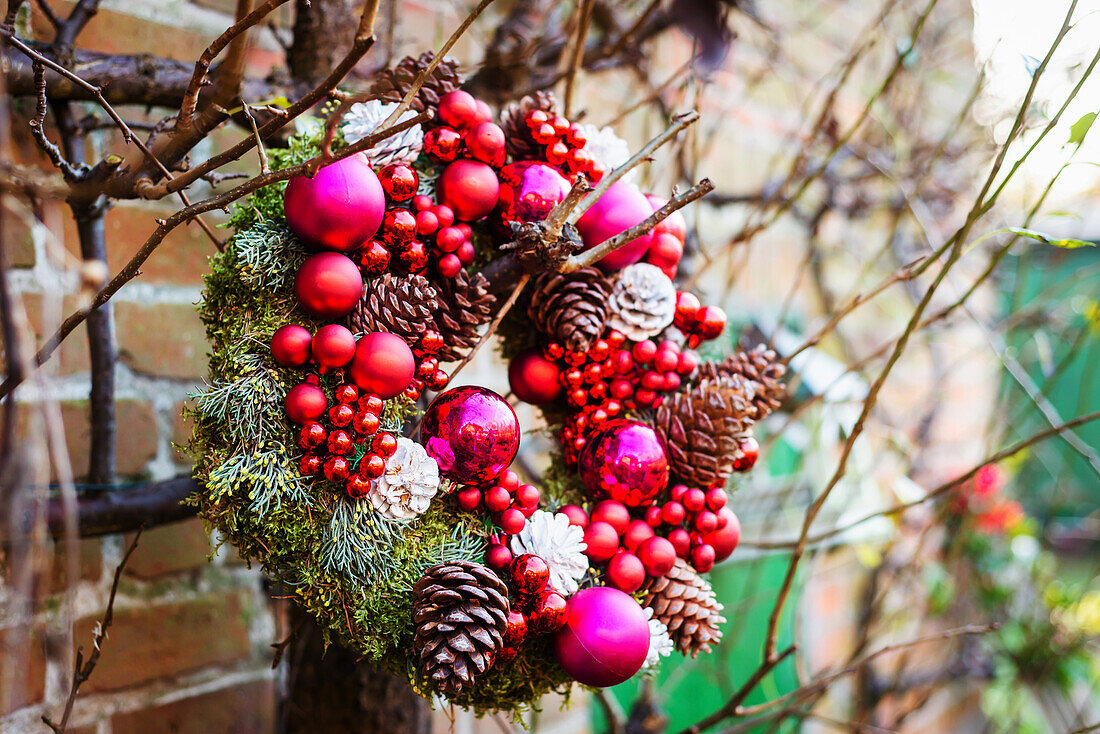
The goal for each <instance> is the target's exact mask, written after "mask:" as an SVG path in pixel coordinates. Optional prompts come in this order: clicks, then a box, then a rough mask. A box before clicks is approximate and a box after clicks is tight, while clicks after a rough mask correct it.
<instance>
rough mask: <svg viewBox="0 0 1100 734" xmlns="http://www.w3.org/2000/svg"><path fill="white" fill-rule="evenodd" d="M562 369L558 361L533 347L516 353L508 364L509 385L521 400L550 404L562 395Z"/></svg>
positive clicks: (537, 403) (533, 403) (536, 403)
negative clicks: (560, 379)
mask: <svg viewBox="0 0 1100 734" xmlns="http://www.w3.org/2000/svg"><path fill="white" fill-rule="evenodd" d="M560 377H561V369H560V368H559V367H558V365H557V363H556V362H552V361H550V360H549V359H547V358H546V357H544V356H542V350H541V349H539V348H538V347H531V348H530V349H526V350H524V351H522V352H520V353H519V354H517V355H516V357H515V359H513V360H512V362H511V364H509V365H508V386H509V387H511V388H512V392H514V393H515V394H516V397H518V398H519V399H520V400H522V401H523V402H525V403H530V404H531V405H548V404H550V403H552V402H554V401H555V400H557V399H558V396H559V395H561V382H559V378H560Z"/></svg>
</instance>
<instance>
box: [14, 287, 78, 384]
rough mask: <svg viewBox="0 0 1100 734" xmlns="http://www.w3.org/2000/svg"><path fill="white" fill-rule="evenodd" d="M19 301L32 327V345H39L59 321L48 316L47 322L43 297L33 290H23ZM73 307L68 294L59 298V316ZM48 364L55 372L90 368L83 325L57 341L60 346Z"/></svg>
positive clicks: (74, 301) (74, 305)
mask: <svg viewBox="0 0 1100 734" xmlns="http://www.w3.org/2000/svg"><path fill="white" fill-rule="evenodd" d="M22 300H23V306H24V308H26V310H27V320H28V321H29V322H30V325H31V328H32V329H33V330H34V335H35V347H36V348H37V347H41V346H42V344H43V343H44V342H45V341H46V340H47V339H49V338H50V337H51V336H53V333H54V331H56V330H57V325H58V323H59V321H58V319H57V318H52V319H51V320H50V322H49V323H47V321H46V314H45V312H44V308H43V307H44V306H45V303H44V299H43V296H40V295H38V294H36V293H25V294H23V296H22ZM51 306H53V304H51ZM76 307H77V304H76V299H75V298H73V297H72V296H65V297H64V298H62V301H61V313H60V314H59V318H60V319H64V318H65V317H67V316H68V315H69V314H71V313H72V312H73V311H75V310H76ZM50 363H51V365H52V369H56V370H57V374H59V375H73V374H77V373H80V372H87V371H88V370H89V369H91V359H90V357H89V356H88V329H87V327H86V326H85V325H84V324H80V326H78V327H76V329H74V330H73V331H72V333H71V334H69V336H68V337H66V338H65V341H63V342H61V346H59V347H58V348H57V350H56V351H55V352H54V353H53V356H52V357H50Z"/></svg>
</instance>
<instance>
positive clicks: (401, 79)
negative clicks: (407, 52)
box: [370, 51, 462, 112]
mask: <svg viewBox="0 0 1100 734" xmlns="http://www.w3.org/2000/svg"><path fill="white" fill-rule="evenodd" d="M433 58H435V55H434V54H433V53H432V52H431V51H425V52H424V53H422V54H420V56H418V57H415V58H414V57H412V56H406V57H405V58H403V59H401V61H399V62H398V63H397V66H395V67H393V68H392V69H383V70H381V71H379V72H377V73H376V74H375V75H374V83H373V84H371V87H370V93H371V94H372V95H376V96H375V98H376V99H380V100H382V101H383V102H400V101H401V99H402V98H403V97H404V96H405V95H406V94H407V93H408V91H409V90H410V89H412V85H413V82H415V81H416V77H417V76H419V75H420V72H422V71H424V70H425V69H427V68H428V66H429V65H430V64H431V63H432V59H433ZM461 85H462V76H461V75H460V74H459V73H458V63H457V62H456V61H454V60H452V59H443V61H441V62H439V66H437V67H435V70H434V71H433V72H432V73H431V76H429V77H428V78H427V79H426V80H425V81H424V85H423V86H422V87H420V89H419V90H417V92H416V97H415V98H414V99H413V101H412V108H413V109H414V110H416V111H417V112H423V111H424V110H425V109H427V108H428V107H435V106H436V105H438V104H439V98H440V97H442V96H443V95H444V94H446V93H447V92H450V91H452V90H455V89H458V88H459V86H461Z"/></svg>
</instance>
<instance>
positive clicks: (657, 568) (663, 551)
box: [638, 536, 676, 577]
mask: <svg viewBox="0 0 1100 734" xmlns="http://www.w3.org/2000/svg"><path fill="white" fill-rule="evenodd" d="M638 558H639V559H640V560H641V561H642V565H643V566H645V572H646V573H647V574H649V575H650V576H654V577H656V576H664V575H665V574H666V573H668V572H669V571H671V570H672V567H673V566H674V565H675V564H676V548H675V547H674V546H673V545H672V542H671V541H669V540H668V539H667V538H661V537H656V536H654V537H652V538H649V539H648V540H645V541H644V542H643V543H642V544H641V545H639V546H638Z"/></svg>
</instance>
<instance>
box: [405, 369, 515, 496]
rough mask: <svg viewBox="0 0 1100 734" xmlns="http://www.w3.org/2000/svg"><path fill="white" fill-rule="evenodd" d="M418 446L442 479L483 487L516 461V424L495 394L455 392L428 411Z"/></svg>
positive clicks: (470, 390)
mask: <svg viewBox="0 0 1100 734" xmlns="http://www.w3.org/2000/svg"><path fill="white" fill-rule="evenodd" d="M420 441H421V443H422V444H423V445H424V449H425V451H427V453H428V455H429V456H431V457H432V458H433V459H435V460H436V463H438V464H439V471H440V474H442V475H443V476H444V477H446V478H448V479H450V480H451V481H454V482H458V483H460V484H481V483H485V482H488V481H491V480H492V479H494V478H496V477H497V476H499V475H500V473H501V472H503V471H504V470H505V469H507V468H508V466H509V465H510V464H511V463H512V460H513V459H514V458H515V457H516V451H517V450H518V449H519V419H518V418H517V417H516V412H515V411H514V410H512V406H510V405H508V402H507V401H506V400H505V399H504V398H502V397H500V396H499V395H497V394H496V393H494V392H493V391H491V390H487V389H486V388H483V387H476V386H472V385H467V386H464V387H457V388H454V389H451V390H448V391H446V392H444V393H441V394H440V395H439V396H438V397H436V399H435V400H433V401H432V404H431V405H429V406H428V409H427V411H425V413H424V418H423V419H422V421H421V425H420Z"/></svg>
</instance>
